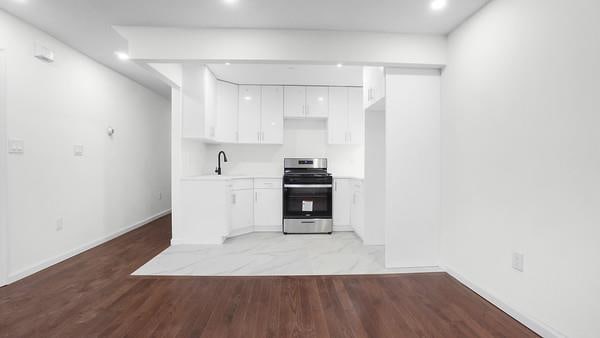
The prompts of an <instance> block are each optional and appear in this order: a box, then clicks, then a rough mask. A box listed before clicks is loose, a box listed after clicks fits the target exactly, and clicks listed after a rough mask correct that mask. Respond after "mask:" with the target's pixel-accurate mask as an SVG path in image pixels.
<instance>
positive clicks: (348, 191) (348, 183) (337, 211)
mask: <svg viewBox="0 0 600 338" xmlns="http://www.w3.org/2000/svg"><path fill="white" fill-rule="evenodd" d="M351 208H352V180H351V179H339V178H336V179H334V181H333V226H334V227H343V226H350V225H351V223H350V209H351Z"/></svg>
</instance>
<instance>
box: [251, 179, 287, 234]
mask: <svg viewBox="0 0 600 338" xmlns="http://www.w3.org/2000/svg"><path fill="white" fill-rule="evenodd" d="M282 208H283V206H282V190H281V186H279V187H278V188H275V189H254V225H255V226H256V227H257V228H258V229H260V228H261V227H262V228H265V227H281V226H282V224H283V216H282Z"/></svg>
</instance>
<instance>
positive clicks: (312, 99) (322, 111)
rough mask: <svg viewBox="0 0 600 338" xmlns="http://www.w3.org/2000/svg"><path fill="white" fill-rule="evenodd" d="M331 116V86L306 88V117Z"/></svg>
mask: <svg viewBox="0 0 600 338" xmlns="http://www.w3.org/2000/svg"><path fill="white" fill-rule="evenodd" d="M327 116H329V88H327V87H307V88H306V117H308V118H313V117H316V118H327Z"/></svg>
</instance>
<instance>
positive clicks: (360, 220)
mask: <svg viewBox="0 0 600 338" xmlns="http://www.w3.org/2000/svg"><path fill="white" fill-rule="evenodd" d="M351 190H352V206H351V208H350V224H352V226H353V227H354V232H355V233H356V234H357V235H358V236H359V237H360V238H363V236H364V233H365V211H364V210H365V207H364V205H365V203H364V199H363V196H364V195H363V188H362V180H352V181H351Z"/></svg>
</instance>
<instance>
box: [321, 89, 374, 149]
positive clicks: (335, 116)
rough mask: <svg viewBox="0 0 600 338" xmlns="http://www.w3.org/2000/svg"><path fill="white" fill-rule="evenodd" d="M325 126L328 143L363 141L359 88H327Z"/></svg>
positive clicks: (363, 124) (356, 142)
mask: <svg viewBox="0 0 600 338" xmlns="http://www.w3.org/2000/svg"><path fill="white" fill-rule="evenodd" d="M327 128H328V131H329V137H328V138H329V144H362V143H363V140H364V128H365V123H364V109H363V105H362V90H361V88H355V87H331V88H329V120H328V122H327Z"/></svg>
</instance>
